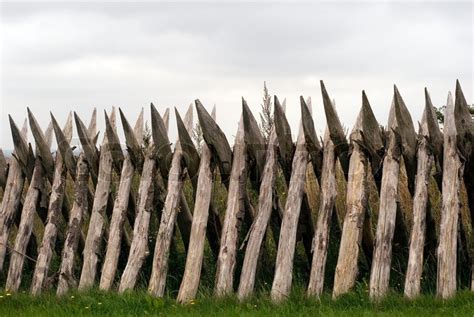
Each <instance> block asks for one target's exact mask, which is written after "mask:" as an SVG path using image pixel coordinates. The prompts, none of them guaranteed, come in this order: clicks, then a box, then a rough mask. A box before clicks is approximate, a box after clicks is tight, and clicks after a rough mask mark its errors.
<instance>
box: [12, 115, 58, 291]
mask: <svg viewBox="0 0 474 317" xmlns="http://www.w3.org/2000/svg"><path fill="white" fill-rule="evenodd" d="M29 115H30V120H31V118H33V116H32V114H31V113H29ZM30 126H31V127H33V126H34V124H33V125H32V124H31V121H30ZM35 128H38V127H35ZM35 133H37V134H38V136H39V138H41V141H40V144H41V143H42V144H41V145H38V147H46V148H47V149H49V148H50V147H51V134H52V128H51V125H50V126H49V127H48V131H47V132H46V136H44V135H43V132H42V131H41V130H36V131H35ZM42 150H43V151H45V150H46V149H42ZM39 152H40V153H41V151H39ZM44 175H45V170H44V169H43V165H42V162H41V159H40V157H37V158H36V161H35V167H34V170H33V176H32V178H31V182H30V184H29V187H28V191H27V193H26V196H25V202H24V204H23V209H22V211H21V219H20V225H19V226H18V232H17V235H16V237H15V242H14V245H13V252H12V255H11V258H10V267H9V269H8V275H7V281H6V284H5V288H6V289H7V290H10V291H12V292H16V291H18V289H19V287H20V282H21V275H22V274H21V273H22V271H23V264H24V261H25V255H26V248H27V246H28V242H29V241H30V237H31V233H32V231H33V220H34V216H35V212H36V207H37V205H38V202H39V198H40V194H41V193H42V192H44V186H45V180H44Z"/></svg>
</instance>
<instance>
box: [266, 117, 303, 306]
mask: <svg viewBox="0 0 474 317" xmlns="http://www.w3.org/2000/svg"><path fill="white" fill-rule="evenodd" d="M307 164H308V151H307V149H306V146H305V139H304V132H303V127H302V125H300V131H299V133H298V139H297V142H296V151H295V155H294V157H293V162H292V168H291V178H290V185H289V187H288V198H287V200H286V205H285V211H284V213H283V219H282V223H281V231H280V239H279V243H278V253H277V258H276V266H275V277H274V279H273V284H272V290H271V293H270V295H271V298H272V301H274V302H280V301H282V300H284V299H285V298H287V297H288V295H289V294H290V290H291V283H292V278H293V276H292V272H293V258H294V254H295V245H296V231H297V227H298V219H299V216H300V209H301V204H302V202H303V196H304V184H305V179H306V166H307Z"/></svg>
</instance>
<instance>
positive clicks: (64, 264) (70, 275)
mask: <svg viewBox="0 0 474 317" xmlns="http://www.w3.org/2000/svg"><path fill="white" fill-rule="evenodd" d="M76 171H77V175H76V182H75V185H74V204H73V206H72V209H71V216H70V218H69V223H68V229H67V233H66V241H65V243H64V247H63V251H62V254H61V265H60V268H59V280H58V288H57V294H58V295H63V294H64V293H66V292H67V291H68V290H69V289H70V288H72V287H74V288H75V287H76V280H75V277H74V258H75V254H76V253H77V247H78V244H79V240H80V236H81V226H82V220H83V218H84V215H85V214H86V213H87V208H88V200H87V192H88V182H89V165H88V164H87V160H86V158H85V154H84V153H81V154H80V155H79V158H78V160H77V168H76Z"/></svg>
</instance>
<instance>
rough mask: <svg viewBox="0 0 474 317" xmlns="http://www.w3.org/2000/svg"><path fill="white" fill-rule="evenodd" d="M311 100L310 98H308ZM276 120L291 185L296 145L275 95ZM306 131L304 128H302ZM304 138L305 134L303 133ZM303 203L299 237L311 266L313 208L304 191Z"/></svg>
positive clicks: (286, 179)
mask: <svg viewBox="0 0 474 317" xmlns="http://www.w3.org/2000/svg"><path fill="white" fill-rule="evenodd" d="M308 101H310V99H308ZM283 103H285V102H283ZM274 105H275V106H274V122H275V129H276V134H277V139H278V152H279V156H278V158H279V162H280V166H281V168H282V170H283V175H284V176H285V181H286V185H287V186H289V183H290V178H291V173H292V161H293V158H294V153H295V146H294V144H293V141H292V139H291V129H290V125H289V123H288V120H287V119H286V116H285V112H284V110H283V107H282V106H281V105H280V102H279V100H278V98H277V97H276V96H275V103H274ZM301 130H302V133H304V130H303V128H302V129H301ZM303 138H304V135H303ZM302 199H303V200H302V203H301V214H300V219H299V221H298V229H297V235H296V237H297V239H298V240H299V239H301V238H302V240H303V246H304V249H305V252H306V256H307V258H308V263H309V266H311V260H312V253H313V252H312V241H313V235H314V225H313V220H312V216H311V208H310V206H309V202H308V197H307V195H306V193H303V198H302Z"/></svg>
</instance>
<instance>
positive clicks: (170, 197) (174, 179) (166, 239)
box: [148, 106, 193, 297]
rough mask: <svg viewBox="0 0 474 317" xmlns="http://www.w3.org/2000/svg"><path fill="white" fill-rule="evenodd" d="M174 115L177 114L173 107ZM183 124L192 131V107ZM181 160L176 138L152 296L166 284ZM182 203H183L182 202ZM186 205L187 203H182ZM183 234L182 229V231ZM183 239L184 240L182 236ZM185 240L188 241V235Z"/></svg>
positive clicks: (176, 212) (153, 271) (180, 189)
mask: <svg viewBox="0 0 474 317" xmlns="http://www.w3.org/2000/svg"><path fill="white" fill-rule="evenodd" d="M175 112H176V115H177V116H179V114H178V111H177V110H176V109H175ZM184 121H185V126H186V129H187V130H188V132H191V131H192V127H193V108H192V106H190V107H189V109H188V111H187V113H186V117H185V119H184ZM182 160H183V151H182V149H181V143H180V141H179V139H178V141H177V142H176V148H175V151H174V154H173V160H172V163H171V169H170V172H169V178H168V190H167V192H168V194H167V196H166V201H165V206H164V208H163V212H162V214H161V221H160V227H159V229H158V234H157V236H156V244H155V252H154V256H153V265H152V271H151V277H150V283H149V286H148V291H149V292H150V294H152V295H153V296H158V297H162V296H163V294H164V291H165V286H166V275H167V273H168V258H169V251H170V246H171V240H172V238H173V230H174V227H175V223H176V218H177V216H178V213H179V212H180V210H178V206H179V203H181V202H182V199H180V198H181V196H182V194H183V193H182V189H183V170H182V165H181V162H182ZM182 205H183V204H182ZM184 205H185V206H187V204H184ZM182 236H183V231H182ZM183 240H186V238H185V237H183ZM187 240H188V241H189V235H188V238H187Z"/></svg>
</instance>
